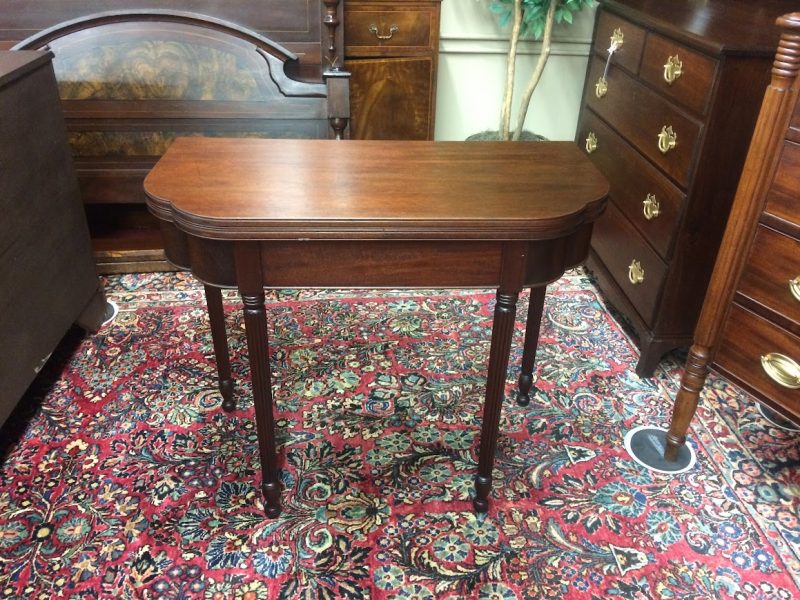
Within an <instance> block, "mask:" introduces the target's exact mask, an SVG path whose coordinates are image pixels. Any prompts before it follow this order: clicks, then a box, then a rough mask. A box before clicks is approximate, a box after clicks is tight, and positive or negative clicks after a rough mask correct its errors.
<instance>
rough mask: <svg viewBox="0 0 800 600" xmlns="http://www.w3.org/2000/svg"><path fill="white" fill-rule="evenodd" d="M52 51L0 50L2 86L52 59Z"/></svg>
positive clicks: (0, 78)
mask: <svg viewBox="0 0 800 600" xmlns="http://www.w3.org/2000/svg"><path fill="white" fill-rule="evenodd" d="M52 56H53V55H52V54H51V53H50V52H39V51H25V52H19V51H10V50H9V51H0V88H3V87H5V86H7V85H8V84H9V83H11V82H12V81H14V80H16V79H19V78H20V77H22V76H23V75H25V73H28V72H29V71H32V70H33V69H36V68H37V67H39V66H41V65H42V64H44V63H46V62H47V61H49V60H50V58H51V57H52Z"/></svg>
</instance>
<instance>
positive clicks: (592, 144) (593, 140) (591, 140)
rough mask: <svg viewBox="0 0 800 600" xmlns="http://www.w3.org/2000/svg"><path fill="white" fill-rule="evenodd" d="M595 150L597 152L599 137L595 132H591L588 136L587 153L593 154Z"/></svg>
mask: <svg viewBox="0 0 800 600" xmlns="http://www.w3.org/2000/svg"><path fill="white" fill-rule="evenodd" d="M595 150H597V136H596V135H595V134H594V131H590V132H589V135H587V136H586V153H587V154H591V153H592V152H594V151H595Z"/></svg>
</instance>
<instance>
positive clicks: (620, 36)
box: [609, 27, 625, 50]
mask: <svg viewBox="0 0 800 600" xmlns="http://www.w3.org/2000/svg"><path fill="white" fill-rule="evenodd" d="M609 41H610V42H611V47H612V48H613V49H614V50H619V49H620V48H621V47H622V43H623V42H624V41H625V34H624V33H622V29H620V28H619V27H617V28H616V29H615V30H614V33H612V34H611V38H610V39H609Z"/></svg>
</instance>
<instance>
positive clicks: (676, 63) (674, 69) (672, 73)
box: [664, 54, 683, 85]
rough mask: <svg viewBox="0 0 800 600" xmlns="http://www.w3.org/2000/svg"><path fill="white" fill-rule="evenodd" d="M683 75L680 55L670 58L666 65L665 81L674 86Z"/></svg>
mask: <svg viewBox="0 0 800 600" xmlns="http://www.w3.org/2000/svg"><path fill="white" fill-rule="evenodd" d="M681 75H683V63H682V62H681V59H680V58H678V55H677V54H676V55H675V56H670V57H669V58H668V59H667V62H666V64H665V65H664V81H666V82H667V83H668V84H670V85H672V84H673V83H674V82H675V80H676V79H678V77H680V76H681Z"/></svg>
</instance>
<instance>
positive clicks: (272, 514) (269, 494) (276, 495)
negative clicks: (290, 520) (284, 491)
mask: <svg viewBox="0 0 800 600" xmlns="http://www.w3.org/2000/svg"><path fill="white" fill-rule="evenodd" d="M261 493H262V495H263V496H264V512H265V513H266V515H267V516H268V517H269V518H270V519H275V518H276V517H278V516H279V515H280V514H281V486H280V484H279V483H278V482H277V481H269V482H266V481H265V482H264V483H262V484H261Z"/></svg>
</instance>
